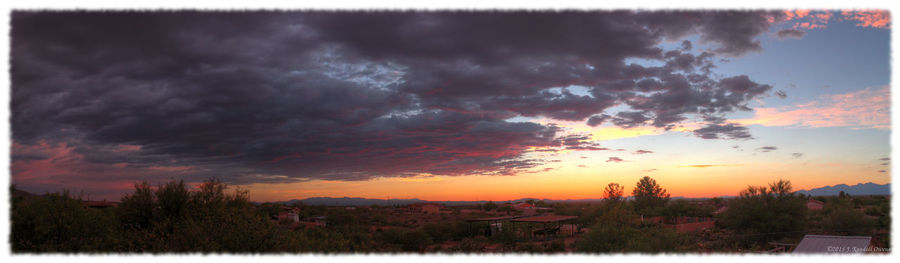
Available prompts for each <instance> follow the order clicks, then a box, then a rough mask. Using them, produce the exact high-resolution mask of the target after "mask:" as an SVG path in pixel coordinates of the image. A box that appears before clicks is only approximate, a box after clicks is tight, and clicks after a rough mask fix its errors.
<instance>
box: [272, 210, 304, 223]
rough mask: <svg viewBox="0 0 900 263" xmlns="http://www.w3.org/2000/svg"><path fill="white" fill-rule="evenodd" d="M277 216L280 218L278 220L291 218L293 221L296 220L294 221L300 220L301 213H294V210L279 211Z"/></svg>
mask: <svg viewBox="0 0 900 263" xmlns="http://www.w3.org/2000/svg"><path fill="white" fill-rule="evenodd" d="M276 218H277V219H278V221H281V220H290V221H291V222H294V223H299V222H300V215H299V214H297V213H294V212H281V213H278V216H276Z"/></svg>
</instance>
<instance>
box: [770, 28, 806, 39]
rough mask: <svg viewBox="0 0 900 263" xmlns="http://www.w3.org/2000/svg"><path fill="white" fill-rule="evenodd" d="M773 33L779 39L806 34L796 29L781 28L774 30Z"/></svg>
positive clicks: (801, 36)
mask: <svg viewBox="0 0 900 263" xmlns="http://www.w3.org/2000/svg"><path fill="white" fill-rule="evenodd" d="M775 35H776V36H778V38H780V39H785V38H794V39H801V38H803V37H804V36H806V32H803V31H800V30H796V29H782V30H778V32H776V33H775Z"/></svg>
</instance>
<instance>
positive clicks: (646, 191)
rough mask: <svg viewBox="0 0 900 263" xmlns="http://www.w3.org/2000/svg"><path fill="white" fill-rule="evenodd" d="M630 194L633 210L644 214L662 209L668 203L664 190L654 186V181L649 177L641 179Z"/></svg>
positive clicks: (667, 195)
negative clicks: (632, 200)
mask: <svg viewBox="0 0 900 263" xmlns="http://www.w3.org/2000/svg"><path fill="white" fill-rule="evenodd" d="M631 194H632V196H634V209H635V210H637V211H641V212H645V213H646V212H649V211H652V210H653V209H656V208H660V207H664V206H665V205H666V203H668V202H669V194H668V193H667V192H666V190H665V189H662V187H660V186H659V185H658V184H656V180H653V178H650V177H649V176H644V178H641V180H639V181H638V182H637V185H636V186H635V187H634V191H632V192H631Z"/></svg>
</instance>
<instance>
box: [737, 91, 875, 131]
mask: <svg viewBox="0 0 900 263" xmlns="http://www.w3.org/2000/svg"><path fill="white" fill-rule="evenodd" d="M890 107H891V102H890V87H889V86H882V87H877V88H866V89H863V90H859V91H854V92H850V93H844V94H833V95H823V96H821V97H819V99H818V100H815V101H812V102H808V103H803V104H798V105H793V106H786V107H778V108H756V114H755V116H754V117H753V118H751V119H742V120H737V122H738V123H741V124H744V125H752V124H760V125H764V126H797V127H810V128H821V127H851V128H854V129H882V130H887V129H890V127H891V122H890V121H891V119H890Z"/></svg>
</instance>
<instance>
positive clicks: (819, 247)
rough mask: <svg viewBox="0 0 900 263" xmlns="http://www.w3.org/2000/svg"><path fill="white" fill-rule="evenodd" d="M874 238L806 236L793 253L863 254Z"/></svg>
mask: <svg viewBox="0 0 900 263" xmlns="http://www.w3.org/2000/svg"><path fill="white" fill-rule="evenodd" d="M871 240H872V237H866V236H823V235H806V236H803V240H801V241H800V244H797V248H795V249H794V252H793V253H841V254H852V253H863V252H865V250H866V247H868V246H869V241H871Z"/></svg>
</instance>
